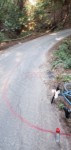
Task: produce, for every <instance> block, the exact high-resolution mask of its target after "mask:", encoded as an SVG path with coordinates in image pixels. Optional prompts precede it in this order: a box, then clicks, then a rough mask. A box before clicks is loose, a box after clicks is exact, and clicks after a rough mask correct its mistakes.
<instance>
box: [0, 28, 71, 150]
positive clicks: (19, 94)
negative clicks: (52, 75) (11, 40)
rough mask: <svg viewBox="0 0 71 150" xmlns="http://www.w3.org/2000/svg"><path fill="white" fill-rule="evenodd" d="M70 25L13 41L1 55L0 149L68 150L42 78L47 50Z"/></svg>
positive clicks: (59, 38)
mask: <svg viewBox="0 0 71 150" xmlns="http://www.w3.org/2000/svg"><path fill="white" fill-rule="evenodd" d="M70 34H71V29H68V30H64V31H61V32H58V33H52V34H49V35H45V36H42V37H39V38H37V39H34V40H32V41H29V42H26V43H23V44H19V45H15V46H14V47H12V48H9V49H7V50H6V51H4V52H3V54H1V55H0V150H70V148H69V145H68V141H67V139H66V137H65V136H61V141H60V145H58V144H56V142H55V134H52V133H49V132H47V130H50V131H53V132H55V129H56V128H57V127H60V128H61V130H62V131H63V129H62V126H61V124H60V122H59V118H58V116H57V114H56V113H55V111H54V110H53V107H52V106H51V104H50V99H48V97H47V93H48V90H47V89H48V87H46V85H45V84H44V82H43V79H45V68H42V69H41V66H42V65H43V64H44V63H45V62H46V56H45V55H46V52H47V51H48V50H49V49H50V48H51V47H52V46H53V45H54V44H56V43H57V42H58V41H59V40H61V39H63V38H64V37H66V36H68V35H70Z"/></svg>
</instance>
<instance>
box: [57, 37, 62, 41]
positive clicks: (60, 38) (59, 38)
mask: <svg viewBox="0 0 71 150" xmlns="http://www.w3.org/2000/svg"><path fill="white" fill-rule="evenodd" d="M63 38H64V37H63V36H61V37H58V38H56V41H61V40H62V39H63Z"/></svg>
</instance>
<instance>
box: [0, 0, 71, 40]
mask: <svg viewBox="0 0 71 150" xmlns="http://www.w3.org/2000/svg"><path fill="white" fill-rule="evenodd" d="M70 27H71V0H0V42H2V41H4V40H8V39H16V38H19V37H23V36H26V35H28V34H30V33H33V32H36V33H38V32H39V33H40V32H45V31H47V30H61V29H64V28H70Z"/></svg>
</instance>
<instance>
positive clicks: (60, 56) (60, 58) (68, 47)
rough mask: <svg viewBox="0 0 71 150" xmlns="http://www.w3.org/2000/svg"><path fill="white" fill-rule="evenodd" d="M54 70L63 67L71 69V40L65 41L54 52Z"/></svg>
mask: <svg viewBox="0 0 71 150" xmlns="http://www.w3.org/2000/svg"><path fill="white" fill-rule="evenodd" d="M54 57H55V59H54V61H53V65H52V67H53V68H57V67H58V66H60V65H62V66H63V67H64V68H65V69H71V39H69V38H68V39H65V40H64V41H63V43H62V44H61V45H60V46H59V48H58V49H57V51H55V52H54Z"/></svg>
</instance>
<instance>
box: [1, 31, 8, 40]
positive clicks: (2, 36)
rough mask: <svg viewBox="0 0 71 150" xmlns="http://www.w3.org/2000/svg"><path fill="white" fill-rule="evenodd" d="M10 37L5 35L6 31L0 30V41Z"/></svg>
mask: <svg viewBox="0 0 71 150" xmlns="http://www.w3.org/2000/svg"><path fill="white" fill-rule="evenodd" d="M7 39H8V38H7V37H6V36H5V34H4V33H2V32H0V42H2V41H4V40H7Z"/></svg>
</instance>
